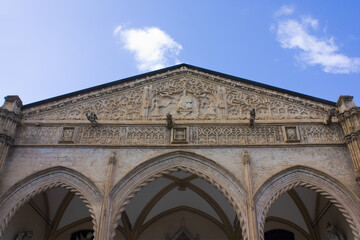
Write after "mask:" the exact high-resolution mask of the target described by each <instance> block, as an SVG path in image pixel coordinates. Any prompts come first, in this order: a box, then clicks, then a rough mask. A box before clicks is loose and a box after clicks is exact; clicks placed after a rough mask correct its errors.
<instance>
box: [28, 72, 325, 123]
mask: <svg viewBox="0 0 360 240" xmlns="http://www.w3.org/2000/svg"><path fill="white" fill-rule="evenodd" d="M140 82H141V84H140ZM128 84H129V83H123V84H119V85H118V86H114V87H112V88H111V89H107V90H105V89H104V90H102V92H98V93H88V94H85V95H83V96H78V97H73V98H71V99H66V100H63V102H58V103H53V104H49V105H46V106H45V105H44V106H41V107H40V106H39V107H34V108H29V109H25V110H24V116H25V119H31V120H85V119H86V116H87V115H88V114H89V113H91V112H93V113H95V114H96V116H97V117H98V119H99V120H101V121H115V120H124V121H125V120H143V121H144V120H145V121H154V120H163V119H166V114H168V113H170V114H171V115H172V117H173V118H174V120H178V119H180V120H205V121H206V120H208V121H211V120H214V119H216V120H227V119H241V120H245V119H249V117H250V116H249V112H250V110H252V109H256V120H278V119H321V120H322V119H323V118H324V116H325V115H326V114H327V112H328V110H329V109H330V107H328V106H325V105H322V104H319V103H310V102H309V101H304V100H300V99H299V98H295V97H291V96H287V95H286V96H285V95H279V94H276V93H275V92H273V91H271V90H267V89H263V88H258V87H255V86H251V85H248V84H244V83H241V82H236V81H231V80H226V79H220V78H217V77H214V76H212V77H211V76H208V75H207V74H200V73H198V72H193V71H191V70H188V71H180V72H177V74H169V73H168V74H167V75H166V74H165V75H163V77H162V78H154V79H152V80H151V79H142V80H139V81H138V83H132V85H131V90H130V89H129V87H128ZM129 86H130V85H129Z"/></svg>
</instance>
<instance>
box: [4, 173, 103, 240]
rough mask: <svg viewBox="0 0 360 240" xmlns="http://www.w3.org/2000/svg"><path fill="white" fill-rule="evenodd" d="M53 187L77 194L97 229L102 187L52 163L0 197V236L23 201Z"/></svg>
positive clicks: (95, 229)
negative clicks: (51, 165) (49, 166)
mask: <svg viewBox="0 0 360 240" xmlns="http://www.w3.org/2000/svg"><path fill="white" fill-rule="evenodd" d="M55 187H63V188H65V189H68V190H69V191H72V192H74V193H75V194H76V195H78V196H79V198H80V199H81V200H82V201H83V202H84V204H85V205H86V207H87V208H88V210H89V212H90V215H91V218H92V222H93V224H94V231H95V233H96V232H97V231H98V229H97V228H98V223H97V219H99V216H100V207H101V203H102V199H103V195H102V193H101V191H100V190H99V189H98V187H97V186H96V185H95V184H94V183H93V182H92V181H91V180H89V179H88V178H86V177H85V176H83V175H82V174H80V173H78V172H76V171H74V170H72V169H69V168H64V167H54V168H50V169H45V170H42V171H40V172H37V173H35V174H33V175H31V176H28V177H26V178H24V179H23V180H21V181H20V182H18V183H16V184H15V185H13V186H12V187H11V188H10V189H9V190H7V191H6V192H5V193H4V194H3V195H2V196H1V197H0V239H1V238H2V235H3V233H4V231H5V229H6V227H7V225H8V223H9V221H10V220H11V219H12V217H13V216H14V214H15V213H16V212H17V211H18V210H19V208H20V207H21V206H22V205H24V204H25V203H26V202H27V201H29V200H30V199H31V198H32V197H34V196H35V195H37V194H39V193H41V192H44V191H46V190H49V189H52V188H55ZM95 235H96V234H95Z"/></svg>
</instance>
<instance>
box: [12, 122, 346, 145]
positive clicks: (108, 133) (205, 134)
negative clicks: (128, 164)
mask: <svg viewBox="0 0 360 240" xmlns="http://www.w3.org/2000/svg"><path fill="white" fill-rule="evenodd" d="M175 128H176V129H175ZM283 128H284V129H283V130H281V127H280V126H261V125H257V126H245V125H243V126H239V125H237V126H235V125H233V126H219V125H213V126H199V125H195V126H190V127H185V126H184V127H182V126H179V127H174V128H173V129H172V131H167V128H166V127H165V126H121V125H101V126H98V127H96V128H93V127H90V126H83V127H77V128H75V127H64V128H62V127H48V126H41V127H36V126H24V127H21V128H19V130H18V131H17V136H16V141H15V144H58V143H77V144H85V145H87V144H90V145H91V144H108V145H121V144H139V145H141V144H146V145H148V144H151V145H157V144H160V145H163V144H169V142H171V143H189V144H218V145H219V144H220V145H244V144H252V145H259V144H282V143H284V141H285V142H288V141H289V139H291V141H290V142H299V141H300V140H299V139H298V137H299V135H300V137H301V142H302V143H340V144H342V143H344V140H343V136H344V134H343V132H342V129H341V127H340V126H339V125H335V124H333V125H331V126H324V125H300V126H298V127H296V126H287V127H283ZM174 129H175V130H174ZM283 132H284V133H283ZM285 132H286V134H285ZM297 132H299V134H298V133H297ZM170 136H171V138H170ZM169 139H170V140H169ZM59 140H60V141H59Z"/></svg>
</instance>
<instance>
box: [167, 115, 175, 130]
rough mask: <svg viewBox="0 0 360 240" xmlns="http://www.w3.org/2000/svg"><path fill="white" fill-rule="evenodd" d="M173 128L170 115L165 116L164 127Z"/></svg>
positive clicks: (173, 124)
mask: <svg viewBox="0 0 360 240" xmlns="http://www.w3.org/2000/svg"><path fill="white" fill-rule="evenodd" d="M174 126H175V123H174V120H173V118H172V116H171V114H170V113H167V114H166V127H167V128H168V129H172V128H173V127H174Z"/></svg>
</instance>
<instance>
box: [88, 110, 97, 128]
mask: <svg viewBox="0 0 360 240" xmlns="http://www.w3.org/2000/svg"><path fill="white" fill-rule="evenodd" d="M86 117H87V119H88V120H89V121H90V123H91V126H92V127H96V126H97V121H96V119H98V118H97V116H96V114H95V113H94V112H90V113H88V114H86Z"/></svg>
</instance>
